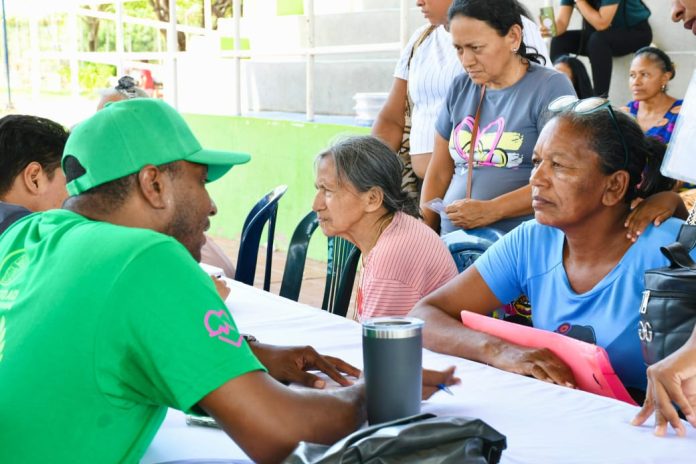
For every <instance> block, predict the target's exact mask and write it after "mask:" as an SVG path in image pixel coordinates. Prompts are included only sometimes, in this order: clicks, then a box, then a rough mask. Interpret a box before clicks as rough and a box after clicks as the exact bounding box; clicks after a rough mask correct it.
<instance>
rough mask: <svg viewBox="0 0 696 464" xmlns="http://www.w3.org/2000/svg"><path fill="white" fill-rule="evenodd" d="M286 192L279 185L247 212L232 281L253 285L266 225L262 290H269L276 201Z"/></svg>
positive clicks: (276, 209)
mask: <svg viewBox="0 0 696 464" xmlns="http://www.w3.org/2000/svg"><path fill="white" fill-rule="evenodd" d="M287 190H288V186H287V185H279V186H278V187H276V188H274V189H273V190H272V191H271V192H270V193H268V194H266V195H264V197H263V198H261V199H260V200H259V201H258V203H256V205H254V207H253V208H252V209H251V211H249V214H248V215H247V217H246V219H245V220H244V227H243V228H242V238H241V240H240V243H239V255H238V256H237V272H236V273H235V275H234V280H237V281H239V282H243V283H245V284H247V285H254V277H255V276H256V261H257V258H258V255H259V245H260V243H261V232H263V228H264V226H265V225H266V223H268V245H267V248H266V270H265V274H264V278H263V289H264V290H266V291H268V290H269V289H270V288H271V264H272V261H273V237H274V235H275V223H276V216H277V215H278V200H280V199H281V197H282V196H283V195H284V194H285V192H286V191H287Z"/></svg>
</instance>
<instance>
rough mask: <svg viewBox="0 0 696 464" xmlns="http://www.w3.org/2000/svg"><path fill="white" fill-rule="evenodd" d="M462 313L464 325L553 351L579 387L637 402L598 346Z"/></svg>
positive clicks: (520, 343) (631, 402)
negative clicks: (571, 373)
mask: <svg viewBox="0 0 696 464" xmlns="http://www.w3.org/2000/svg"><path fill="white" fill-rule="evenodd" d="M461 316H462V322H463V323H464V325H465V326H467V327H469V328H471V329H474V330H478V331H479V332H485V333H488V334H491V335H495V336H496V337H499V338H502V339H503V340H507V341H509V342H512V343H516V344H518V345H522V346H529V347H533V348H548V349H549V350H551V351H553V353H554V354H555V355H556V356H558V357H559V358H561V360H562V361H563V362H565V363H566V364H567V365H568V367H570V369H571V370H572V371H573V375H574V376H575V380H576V382H577V384H578V388H579V389H580V390H584V391H586V392H590V393H595V394H597V395H602V396H607V397H609V398H615V399H617V400H621V401H625V402H626V403H629V404H632V405H636V402H635V401H633V399H632V398H631V396H630V395H629V394H628V392H627V391H626V388H625V387H624V386H623V384H622V383H621V381H620V380H619V378H618V376H617V375H616V373H615V372H614V369H613V368H612V367H611V363H610V362H609V355H607V352H606V351H605V350H604V348H602V347H601V346H597V345H593V344H591V343H587V342H582V341H580V340H576V339H574V338H571V337H567V336H565V335H562V334H559V333H555V332H550V331H548V330H541V329H535V328H533V327H525V326H523V325H519V324H513V323H511V322H506V321H503V320H500V319H495V318H493V317H488V316H483V315H481V314H476V313H472V312H469V311H462V314H461Z"/></svg>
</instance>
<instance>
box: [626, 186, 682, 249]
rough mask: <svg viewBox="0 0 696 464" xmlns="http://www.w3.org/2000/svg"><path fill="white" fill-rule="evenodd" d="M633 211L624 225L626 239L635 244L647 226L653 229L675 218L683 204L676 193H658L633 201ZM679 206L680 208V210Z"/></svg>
mask: <svg viewBox="0 0 696 464" xmlns="http://www.w3.org/2000/svg"><path fill="white" fill-rule="evenodd" d="M632 206H633V210H632V211H631V212H630V214H629V215H628V217H627V218H626V222H625V223H624V227H626V228H627V229H628V231H627V232H626V238H628V239H629V240H631V241H633V242H635V241H636V240H638V237H639V236H640V234H642V233H643V232H644V231H645V229H646V228H647V227H648V225H649V224H651V223H652V224H653V225H654V226H655V227H658V226H660V224H662V223H663V222H665V221H666V220H667V219H669V218H671V217H672V216H675V215H676V214H677V213H678V212H679V211H680V209H681V208H684V209H686V208H685V207H684V203H683V201H682V199H681V197H680V196H679V194H678V193H676V192H671V191H670V192H660V193H656V194H655V195H651V196H649V197H648V198H646V199H645V200H640V199H639V200H638V201H634V203H633V205H632ZM680 206H681V208H680ZM679 216H681V214H679Z"/></svg>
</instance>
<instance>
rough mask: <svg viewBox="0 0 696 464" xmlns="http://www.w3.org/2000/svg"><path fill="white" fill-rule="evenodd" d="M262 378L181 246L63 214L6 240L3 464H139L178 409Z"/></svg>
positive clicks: (0, 359) (0, 298)
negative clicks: (228, 385)
mask: <svg viewBox="0 0 696 464" xmlns="http://www.w3.org/2000/svg"><path fill="white" fill-rule="evenodd" d="M259 369H263V366H262V365H261V364H260V363H259V361H258V360H257V359H256V358H255V357H254V355H253V354H252V352H251V350H250V349H249V347H248V345H247V344H246V342H244V341H243V339H242V338H241V336H240V334H239V333H238V331H237V328H236V325H235V323H234V321H233V320H232V318H231V317H230V315H229V313H228V312H227V309H226V307H225V304H224V302H223V301H222V300H221V299H220V297H219V296H218V294H217V292H216V290H215V287H214V285H213V283H212V281H211V279H210V278H209V277H208V276H207V275H206V274H205V273H204V272H203V271H202V270H201V269H200V267H199V266H198V265H197V264H196V262H195V261H194V260H193V258H192V257H191V255H190V254H189V253H188V252H187V251H186V249H185V248H184V247H183V246H182V245H181V244H179V243H178V242H177V241H175V240H174V239H172V238H170V237H167V236H165V235H162V234H159V233H156V232H153V231H150V230H146V229H135V228H128V227H120V226H115V225H112V224H108V223H103V222H96V221H91V220H88V219H86V218H84V217H82V216H80V215H78V214H75V213H72V212H70V211H64V210H55V211H49V212H46V213H43V214H37V215H33V216H31V217H28V218H26V219H24V220H23V221H22V222H20V223H18V224H16V225H15V227H13V228H11V229H10V230H8V231H7V232H6V233H5V234H4V235H2V237H1V238H0V462H3V463H15V462H16V463H38V462H51V463H88V462H89V463H97V462H98V463H111V462H113V463H116V462H137V460H138V459H139V458H140V457H142V455H143V454H144V452H145V450H146V449H147V447H148V445H149V444H150V442H151V440H152V438H153V436H154V435H155V433H156V432H157V429H158V428H159V426H160V424H161V422H162V420H163V418H164V415H165V413H166V407H173V408H177V409H181V410H183V411H188V410H190V408H191V407H192V406H194V405H195V404H196V403H197V402H198V401H199V400H200V399H201V398H203V397H204V396H205V395H206V394H208V393H209V392H211V391H213V390H215V389H216V388H218V387H219V386H221V385H222V384H224V383H225V382H226V381H227V380H229V379H232V378H234V377H237V376H240V375H242V374H245V373H247V372H250V371H253V370H259Z"/></svg>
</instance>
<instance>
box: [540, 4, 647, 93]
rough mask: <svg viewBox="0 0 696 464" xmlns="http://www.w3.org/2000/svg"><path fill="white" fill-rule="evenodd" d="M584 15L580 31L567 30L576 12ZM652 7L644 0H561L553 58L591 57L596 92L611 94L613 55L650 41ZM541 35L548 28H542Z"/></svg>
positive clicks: (552, 52)
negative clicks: (569, 56)
mask: <svg viewBox="0 0 696 464" xmlns="http://www.w3.org/2000/svg"><path fill="white" fill-rule="evenodd" d="M574 10H577V11H578V13H580V15H581V16H582V29H581V30H572V31H569V30H568V23H570V17H571V16H572V15H573V11H574ZM649 16H650V10H649V9H648V8H647V7H646V6H645V4H644V3H643V2H642V1H641V0H561V6H560V8H559V9H558V13H557V14H556V31H557V35H556V37H554V38H553V39H551V59H552V60H554V61H555V60H556V58H558V57H559V56H561V55H565V54H568V53H573V54H576V55H584V56H587V57H588V58H589V59H590V64H591V66H592V79H593V81H594V91H595V95H600V96H604V97H606V96H607V95H608V94H609V84H610V82H611V71H612V65H613V57H615V56H623V55H628V54H629V53H632V52H635V51H636V50H638V49H639V48H641V47H645V46H647V45H649V44H650V41H651V40H652V29H651V28H650V24H648V17H649ZM542 34H546V35H547V36H548V34H549V31H548V29H546V28H542Z"/></svg>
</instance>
